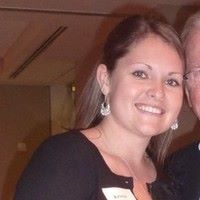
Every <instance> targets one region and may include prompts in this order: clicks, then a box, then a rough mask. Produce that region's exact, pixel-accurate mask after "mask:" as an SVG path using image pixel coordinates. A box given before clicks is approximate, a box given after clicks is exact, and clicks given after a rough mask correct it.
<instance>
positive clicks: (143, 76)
mask: <svg viewBox="0 0 200 200" xmlns="http://www.w3.org/2000/svg"><path fill="white" fill-rule="evenodd" d="M133 75H134V76H135V77H137V78H138V79H147V78H148V75H147V73H146V72H144V71H142V70H137V71H135V72H133Z"/></svg>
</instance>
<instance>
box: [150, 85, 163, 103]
mask: <svg viewBox="0 0 200 200" xmlns="http://www.w3.org/2000/svg"><path fill="white" fill-rule="evenodd" d="M147 95H148V96H149V97H150V98H155V99H158V100H162V99H163V98H164V97H165V90H164V85H163V84H162V83H158V82H156V83H151V85H150V87H149V88H148V90H147Z"/></svg>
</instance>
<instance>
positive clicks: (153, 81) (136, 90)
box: [107, 35, 183, 136]
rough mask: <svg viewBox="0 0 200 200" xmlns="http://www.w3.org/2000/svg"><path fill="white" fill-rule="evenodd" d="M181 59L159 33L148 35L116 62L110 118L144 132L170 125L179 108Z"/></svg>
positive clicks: (180, 98) (110, 88)
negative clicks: (157, 34)
mask: <svg viewBox="0 0 200 200" xmlns="http://www.w3.org/2000/svg"><path fill="white" fill-rule="evenodd" d="M182 77H183V62H182V60H181V59H180V57H179V55H178V53H177V52H176V50H175V49H174V48H173V47H171V46H169V45H168V44H167V43H166V42H164V41H163V40H162V39H161V38H160V37H158V36H155V35H149V36H148V37H146V38H145V39H143V40H141V41H139V42H138V43H137V44H136V45H132V46H130V48H129V52H128V53H127V54H126V55H125V56H124V57H122V58H120V59H119V60H118V62H117V63H116V68H115V70H114V71H113V72H112V75H111V76H110V79H109V86H108V95H107V96H108V101H109V103H110V107H111V114H110V115H109V116H108V118H107V119H109V118H110V119H112V121H113V122H115V123H116V124H117V126H120V127H123V128H125V129H127V130H128V131H131V132H133V131H134V132H136V133H139V134H140V135H141V133H142V135H143V136H153V135H156V134H159V133H162V132H164V131H166V130H168V129H169V128H170V126H171V125H172V124H173V122H174V121H175V119H176V118H177V115H178V113H179V111H180V109H181V105H182V98H183V89H182Z"/></svg>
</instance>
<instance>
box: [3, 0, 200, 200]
mask: <svg viewBox="0 0 200 200" xmlns="http://www.w3.org/2000/svg"><path fill="white" fill-rule="evenodd" d="M198 2H199V1H197V2H195V1H192V0H151V1H149V0H57V1H55V0H34V1H33V0H20V1H19V0H18V1H17V0H12V1H11V0H1V1H0V199H2V200H11V199H12V196H13V193H14V189H15V184H16V181H17V179H18V178H19V176H20V174H21V172H22V170H23V169H24V167H25V165H26V164H27V162H28V160H29V159H30V156H31V155H32V153H33V151H34V150H35V149H36V148H37V147H38V145H39V144H40V143H41V142H42V141H44V140H45V139H46V138H47V137H49V136H51V135H54V134H57V133H61V132H65V131H66V130H68V129H70V128H72V127H73V122H74V119H75V114H74V108H75V103H76V100H77V98H78V96H79V94H80V92H81V89H82V87H83V84H84V83H85V81H86V80H87V76H88V74H89V73H90V71H91V68H92V67H93V66H94V64H95V61H96V59H97V57H98V55H99V52H100V49H101V46H102V43H103V41H104V40H105V38H106V36H107V34H108V32H109V31H110V30H111V29H112V28H113V27H114V26H115V25H116V23H118V22H119V21H121V20H122V18H124V17H126V16H128V15H130V14H134V13H141V12H145V11H147V10H148V9H149V8H152V9H154V10H156V11H159V12H160V13H161V14H162V15H164V16H165V17H166V19H167V20H168V21H169V22H170V23H171V24H172V25H173V26H174V27H175V28H176V30H177V31H178V32H180V30H181V29H182V26H183V24H184V22H185V20H186V19H187V18H188V16H189V15H191V14H192V13H194V12H195V11H196V10H198V9H199V8H200V7H199V3H198ZM179 123H180V128H179V130H178V131H177V132H176V133H175V135H176V137H177V139H176V140H175V142H174V143H173V144H172V147H171V151H174V150H176V149H177V148H181V147H182V146H184V145H186V144H188V143H190V142H192V141H194V140H196V139H199V138H200V134H199V132H200V128H199V123H198V122H197V120H196V118H195V116H194V115H193V113H192V112H191V111H190V109H189V108H188V106H187V103H186V102H184V106H183V109H182V111H181V115H180V118H179Z"/></svg>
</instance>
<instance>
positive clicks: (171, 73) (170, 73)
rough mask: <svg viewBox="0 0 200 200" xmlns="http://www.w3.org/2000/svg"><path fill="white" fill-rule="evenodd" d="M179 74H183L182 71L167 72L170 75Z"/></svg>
mask: <svg viewBox="0 0 200 200" xmlns="http://www.w3.org/2000/svg"><path fill="white" fill-rule="evenodd" d="M174 74H175V75H176V74H177V75H181V76H183V73H181V72H169V76H172V75H174Z"/></svg>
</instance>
